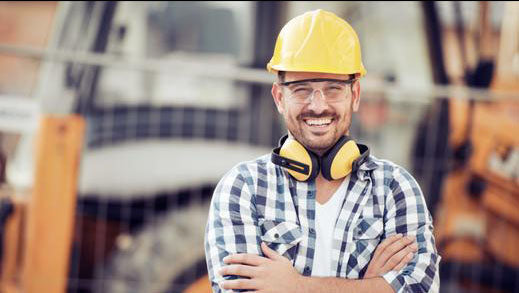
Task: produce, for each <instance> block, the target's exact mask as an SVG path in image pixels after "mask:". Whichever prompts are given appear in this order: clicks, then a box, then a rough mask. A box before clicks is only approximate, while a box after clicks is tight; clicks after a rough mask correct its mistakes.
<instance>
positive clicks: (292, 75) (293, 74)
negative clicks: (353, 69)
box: [285, 71, 349, 82]
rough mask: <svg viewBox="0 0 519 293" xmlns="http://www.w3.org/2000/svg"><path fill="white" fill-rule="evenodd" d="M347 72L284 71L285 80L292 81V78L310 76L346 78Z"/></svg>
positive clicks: (299, 78)
mask: <svg viewBox="0 0 519 293" xmlns="http://www.w3.org/2000/svg"><path fill="white" fill-rule="evenodd" d="M348 77H349V76H348V75H347V74H333V73H322V72H290V71H288V72H286V73H285V82H288V81H294V80H302V79H311V78H331V79H343V80H346V79H348Z"/></svg>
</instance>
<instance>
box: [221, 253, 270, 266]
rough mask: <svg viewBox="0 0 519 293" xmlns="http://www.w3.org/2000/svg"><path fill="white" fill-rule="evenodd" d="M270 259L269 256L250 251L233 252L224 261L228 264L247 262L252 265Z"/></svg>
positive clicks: (257, 264) (246, 263)
mask: <svg viewBox="0 0 519 293" xmlns="http://www.w3.org/2000/svg"><path fill="white" fill-rule="evenodd" d="M268 261H269V259H268V258H265V257H262V256H259V255H256V254H248V253H239V254H231V255H228V256H226V257H224V259H223V262H224V263H226V264H245V265H251V266H259V265H261V264H264V263H266V262H268Z"/></svg>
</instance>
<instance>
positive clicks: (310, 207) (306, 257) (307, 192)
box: [293, 181, 316, 276]
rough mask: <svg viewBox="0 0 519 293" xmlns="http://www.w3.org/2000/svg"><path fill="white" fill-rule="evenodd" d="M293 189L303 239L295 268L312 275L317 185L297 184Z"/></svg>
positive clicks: (306, 274)
mask: <svg viewBox="0 0 519 293" xmlns="http://www.w3.org/2000/svg"><path fill="white" fill-rule="evenodd" d="M293 182H294V184H295V188H294V189H293V190H294V192H295V195H296V198H294V200H295V201H297V203H298V205H297V209H298V217H299V224H300V227H301V230H302V232H303V235H304V237H303V239H302V241H301V242H300V244H299V248H298V253H297V257H296V260H295V263H294V267H295V268H296V269H297V270H298V271H299V272H300V273H302V274H303V275H305V276H310V275H311V274H312V266H313V258H314V253H315V236H316V232H315V194H316V191H315V183H314V182H313V181H311V182H308V183H306V182H295V181H293Z"/></svg>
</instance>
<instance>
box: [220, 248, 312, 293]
mask: <svg viewBox="0 0 519 293" xmlns="http://www.w3.org/2000/svg"><path fill="white" fill-rule="evenodd" d="M261 250H262V251H263V253H264V254H265V256H266V257H262V256H259V255H255V254H245V253H242V254H234V255H229V256H227V257H225V258H224V259H223V261H224V262H225V263H227V264H229V265H228V266H225V267H223V268H221V269H220V271H219V274H220V275H222V276H224V275H237V276H241V277H247V278H249V279H237V280H229V281H224V282H222V283H221V284H220V287H222V288H223V289H234V290H236V289H248V290H255V291H256V292H260V293H264V292H265V293H266V292H287V293H289V292H301V290H298V284H300V279H301V278H302V276H301V275H300V274H299V273H298V272H297V271H296V269H295V268H294V267H292V263H291V262H290V261H289V260H288V259H287V258H285V257H283V256H281V255H279V254H278V253H276V252H275V251H274V250H272V249H270V248H269V247H268V246H267V245H266V244H265V243H261Z"/></svg>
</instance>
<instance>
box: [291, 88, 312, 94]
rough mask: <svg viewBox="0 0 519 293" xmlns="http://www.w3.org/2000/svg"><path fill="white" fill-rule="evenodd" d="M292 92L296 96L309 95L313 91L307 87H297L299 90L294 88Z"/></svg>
mask: <svg viewBox="0 0 519 293" xmlns="http://www.w3.org/2000/svg"><path fill="white" fill-rule="evenodd" d="M292 92H293V93H294V94H307V93H308V94H309V93H311V92H312V89H311V88H307V87H297V88H294V89H293V90H292Z"/></svg>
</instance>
